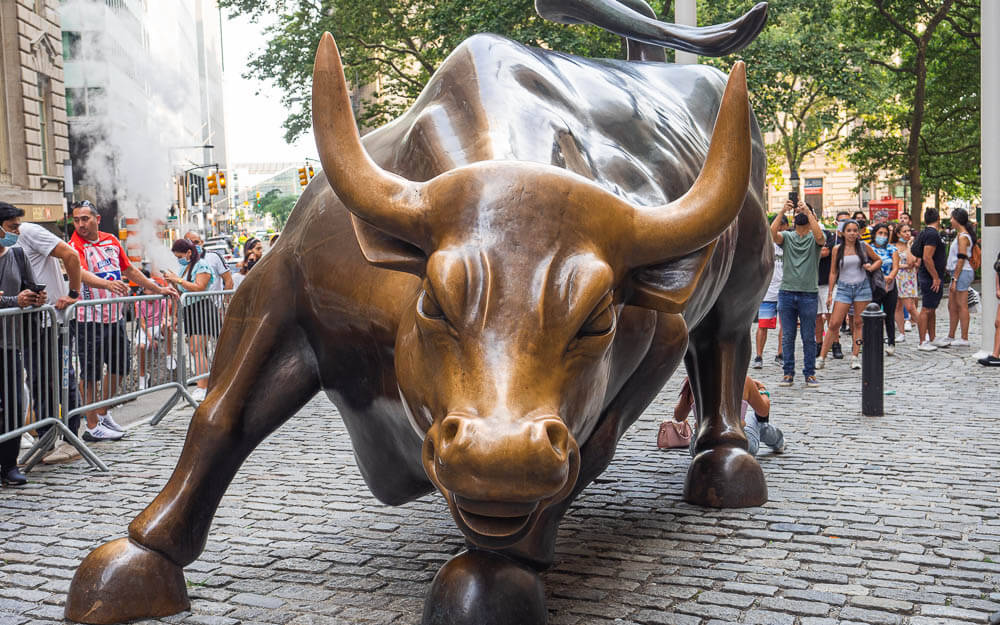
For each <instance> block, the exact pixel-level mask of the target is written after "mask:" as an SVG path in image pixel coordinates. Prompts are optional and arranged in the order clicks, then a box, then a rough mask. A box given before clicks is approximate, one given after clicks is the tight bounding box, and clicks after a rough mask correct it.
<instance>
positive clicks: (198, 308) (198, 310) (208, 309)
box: [150, 290, 236, 425]
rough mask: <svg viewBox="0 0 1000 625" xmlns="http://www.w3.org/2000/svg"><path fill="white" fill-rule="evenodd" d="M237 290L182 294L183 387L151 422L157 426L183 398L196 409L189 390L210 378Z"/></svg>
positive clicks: (179, 319) (179, 350) (180, 373)
mask: <svg viewBox="0 0 1000 625" xmlns="http://www.w3.org/2000/svg"><path fill="white" fill-rule="evenodd" d="M235 292H236V291H235V290H229V291H198V292H190V293H183V294H181V299H180V308H179V312H178V313H177V353H178V354H180V355H181V356H180V357H179V359H178V364H177V380H178V381H180V382H181V383H182V384H181V387H180V389H179V390H178V392H177V393H175V394H174V396H173V397H171V398H170V399H169V400H168V401H167V402H166V404H164V406H163V408H161V409H160V411H159V412H157V414H156V415H155V416H154V417H153V418H152V419H151V420H150V424H151V425H156V424H157V423H159V422H160V420H161V419H163V417H164V416H165V415H166V413H167V412H168V411H169V410H170V409H171V408H173V406H174V404H175V403H177V401H178V400H179V399H181V398H182V397H183V398H184V399H186V400H187V401H188V402H189V403H190V404H191V405H192V406H195V407H197V405H198V404H197V402H196V401H195V400H194V399H193V398H192V397H191V395H190V393H189V392H188V391H187V386H188V385H190V384H195V383H197V382H198V381H199V380H203V379H205V378H207V377H208V373H209V370H210V368H211V365H212V361H213V360H214V359H215V349H216V346H217V344H218V340H219V333H220V332H221V330H222V321H223V319H224V318H225V315H226V311H227V310H228V309H229V304H230V302H231V301H232V298H233V294H234V293H235Z"/></svg>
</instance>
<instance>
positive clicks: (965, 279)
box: [945, 208, 976, 347]
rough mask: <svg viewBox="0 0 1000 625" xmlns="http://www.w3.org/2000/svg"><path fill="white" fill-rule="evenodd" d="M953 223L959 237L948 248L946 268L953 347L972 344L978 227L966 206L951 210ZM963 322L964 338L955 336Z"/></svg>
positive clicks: (949, 329) (949, 324) (949, 333)
mask: <svg viewBox="0 0 1000 625" xmlns="http://www.w3.org/2000/svg"><path fill="white" fill-rule="evenodd" d="M951 225H952V227H953V228H955V232H956V236H955V240H954V241H952V242H951V248H950V249H949V250H948V262H947V263H946V264H945V269H947V270H948V273H950V274H951V276H952V278H951V286H949V287H948V338H947V339H946V340H947V341H948V343H949V344H951V346H952V347H968V346H969V287H970V286H972V281H973V279H975V277H976V271H975V270H974V269H973V268H972V265H970V264H969V259H970V258H972V246H973V245H975V244H976V228H975V226H973V225H972V224H970V223H969V213H968V212H967V211H966V210H965V209H964V208H956V209H955V210H953V211H951ZM959 323H961V324H962V338H960V339H956V338H955V330H956V329H957V328H958V325H959Z"/></svg>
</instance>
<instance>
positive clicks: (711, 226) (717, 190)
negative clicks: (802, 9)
mask: <svg viewBox="0 0 1000 625" xmlns="http://www.w3.org/2000/svg"><path fill="white" fill-rule="evenodd" d="M750 160H751V144H750V101H749V100H748V99H747V74H746V66H744V64H743V62H742V61H739V62H737V63H736V65H734V66H733V70H732V71H731V72H730V73H729V82H728V83H727V84H726V91H725V93H724V94H723V95H722V103H721V104H720V105H719V115H718V117H717V118H716V119H715V129H714V130H713V131H712V142H711V144H710V145H709V146H708V156H706V158H705V164H704V165H703V166H702V168H701V173H700V174H698V178H697V179H696V180H695V181H694V184H693V185H692V186H691V188H690V189H689V190H688V192H687V193H685V194H684V195H682V196H681V197H679V198H677V199H676V200H674V201H673V202H671V203H669V204H667V205H666V206H657V207H649V208H640V207H635V209H634V211H635V212H634V221H633V229H632V233H633V236H632V240H633V241H634V249H633V251H632V256H631V258H630V265H631V266H632V267H640V266H643V265H650V264H654V263H658V262H662V261H664V260H667V259H669V258H676V257H678V256H685V255H687V254H690V253H691V252H694V251H695V250H699V249H701V248H703V247H705V246H706V245H708V244H709V243H711V242H712V241H714V240H715V239H716V238H718V237H719V235H721V234H722V233H723V232H724V231H725V230H726V228H728V227H729V225H730V224H731V223H733V220H734V219H736V217H737V215H739V214H740V209H741V208H742V207H743V201H744V200H745V199H746V195H747V191H748V187H749V184H750Z"/></svg>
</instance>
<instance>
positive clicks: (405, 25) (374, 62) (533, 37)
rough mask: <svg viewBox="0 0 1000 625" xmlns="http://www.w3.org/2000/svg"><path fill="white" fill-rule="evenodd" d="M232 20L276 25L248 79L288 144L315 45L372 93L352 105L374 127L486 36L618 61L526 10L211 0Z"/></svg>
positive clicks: (504, 4) (385, 1)
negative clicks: (278, 111) (268, 19)
mask: <svg viewBox="0 0 1000 625" xmlns="http://www.w3.org/2000/svg"><path fill="white" fill-rule="evenodd" d="M219 5H220V6H222V7H223V8H227V9H229V10H230V11H231V12H232V13H234V14H237V15H240V14H242V15H248V16H249V17H250V18H251V19H255V20H256V19H260V18H262V17H263V16H265V15H277V16H278V18H277V22H276V23H275V24H274V25H272V26H269V27H268V28H267V29H266V35H267V37H268V41H267V42H266V44H265V46H264V49H263V50H262V51H261V52H260V53H259V54H258V55H257V56H255V57H253V58H252V59H251V61H250V70H249V74H250V77H255V78H259V79H263V80H265V81H270V82H273V83H274V84H275V85H276V86H277V87H278V88H279V89H280V90H281V92H282V99H283V103H284V104H285V105H286V107H287V108H288V111H289V114H288V117H287V119H286V120H285V129H286V134H285V137H286V139H287V140H288V141H292V140H294V139H295V138H296V137H298V136H299V135H301V134H302V133H304V132H306V131H307V130H308V129H309V128H310V126H311V109H310V104H311V102H310V97H309V90H310V88H311V85H312V66H313V54H314V52H315V50H316V45H317V44H318V43H319V39H320V36H321V35H322V34H323V32H324V31H330V32H331V33H333V35H334V37H335V38H336V39H337V45H338V47H339V48H340V52H341V55H342V57H343V61H344V71H345V73H346V76H347V79H348V81H349V82H350V83H352V85H355V86H358V85H374V86H375V92H374V93H373V94H371V95H370V96H367V97H365V98H364V99H363V101H362V102H360V103H358V104H357V105H356V111H357V113H358V115H357V116H358V119H359V121H360V122H361V123H362V124H363V125H366V126H369V127H375V126H379V125H381V124H384V123H385V122H387V121H389V120H391V119H393V118H394V117H396V116H397V115H399V113H401V112H402V111H403V110H405V109H406V107H408V106H409V105H410V104H411V103H412V102H413V100H415V99H416V96H417V95H419V93H420V91H421V90H422V89H423V86H424V85H425V84H426V83H427V80H428V79H429V78H430V76H431V74H433V73H434V70H435V69H437V67H438V66H439V65H440V64H441V62H442V61H443V60H444V59H445V58H446V57H447V55H448V54H449V53H450V52H451V51H452V50H454V49H455V47H456V46H458V45H459V44H460V43H461V42H462V41H464V40H465V39H466V38H468V37H469V36H471V35H474V34H476V33H483V32H491V33H496V34H500V35H504V36H507V37H510V38H511V39H514V40H515V41H520V42H522V43H525V44H528V45H532V46H541V47H547V48H551V49H553V50H559V51H563V52H570V53H574V54H581V55H585V56H595V57H614V56H619V55H620V52H621V44H620V42H619V39H618V37H617V36H614V35H611V34H609V33H606V32H604V31H601V30H599V29H597V28H594V27H587V26H565V25H561V24H554V23H552V22H548V21H546V20H543V19H542V18H540V17H538V15H537V14H536V13H535V9H534V4H533V0H485V1H480V2H468V1H467V0H465V1H461V2H460V1H457V0H411V1H408V2H399V0H366V1H365V2H358V1H357V0H220V1H219Z"/></svg>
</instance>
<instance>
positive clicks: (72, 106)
mask: <svg viewBox="0 0 1000 625" xmlns="http://www.w3.org/2000/svg"><path fill="white" fill-rule="evenodd" d="M103 99H104V89H103V88H102V87H66V115H67V116H68V117H85V116H87V115H97V114H99V112H100V111H101V108H102V107H101V104H102V100H103Z"/></svg>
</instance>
